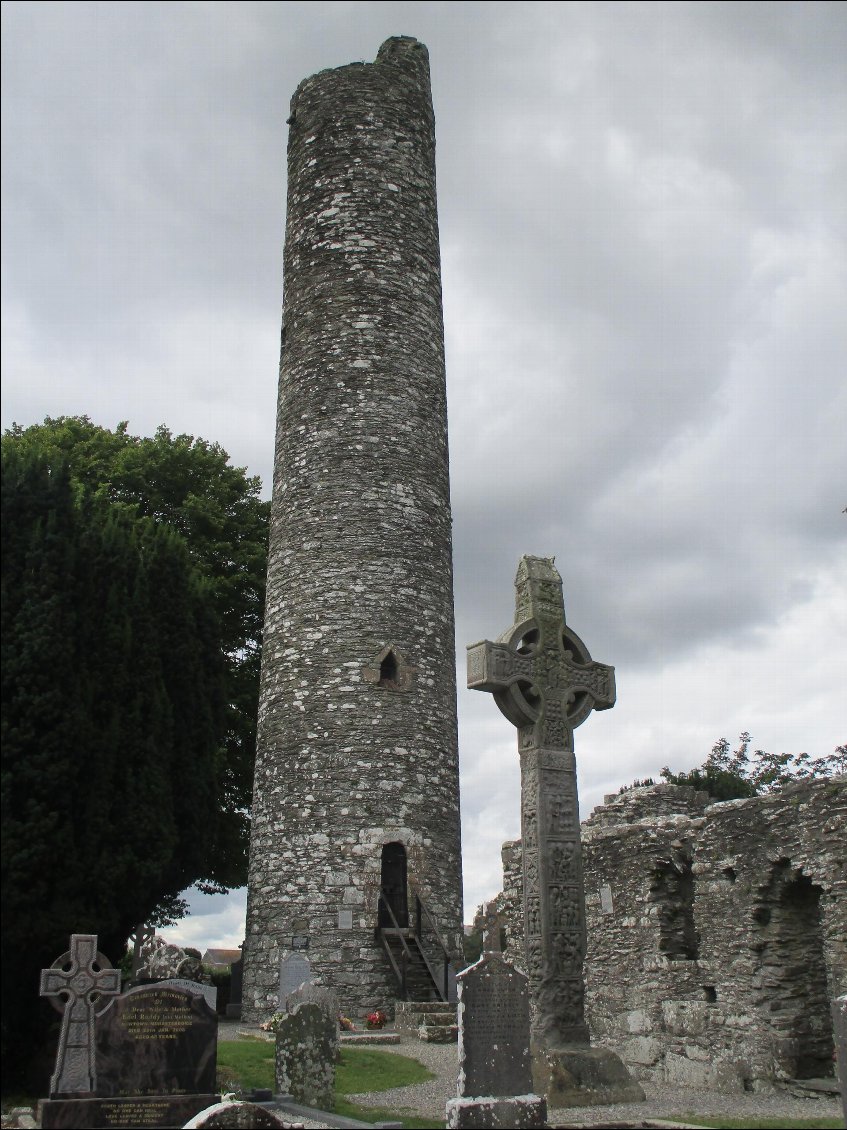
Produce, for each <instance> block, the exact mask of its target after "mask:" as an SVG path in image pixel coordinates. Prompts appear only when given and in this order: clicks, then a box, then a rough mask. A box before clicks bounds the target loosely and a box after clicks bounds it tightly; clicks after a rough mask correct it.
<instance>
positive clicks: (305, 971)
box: [279, 953, 312, 1011]
mask: <svg viewBox="0 0 847 1130" xmlns="http://www.w3.org/2000/svg"><path fill="white" fill-rule="evenodd" d="M311 980H312V967H311V965H310V964H309V959H308V957H304V956H303V954H302V953H290V954H288V955H287V957H284V958H283V959H282V961H280V963H279V1008H280V1011H282V1009H284V1008H285V1002H286V1001H287V1000H288V997H289V995H290V994H291V993H293V992H294V990H295V989H299V988H300V986H301V985H302V984H304V982H310V981H311Z"/></svg>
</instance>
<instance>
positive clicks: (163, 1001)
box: [95, 984, 218, 1097]
mask: <svg viewBox="0 0 847 1130" xmlns="http://www.w3.org/2000/svg"><path fill="white" fill-rule="evenodd" d="M198 987H199V986H198ZM217 1027H218V1021H217V1016H216V1015H215V1013H214V1011H213V1010H212V1009H211V1008H209V1005H208V1003H207V1002H206V1000H205V998H204V997H202V996H198V995H197V994H196V993H194V992H190V991H187V990H186V989H182V988H170V987H165V986H163V985H161V984H156V985H142V986H139V987H138V988H135V989H130V990H129V992H127V993H124V994H123V995H122V996H120V997H117V998H115V999H114V1000H112V1001H110V1003H109V1004H108V1006H107V1007H106V1008H105V1009H104V1010H103V1012H101V1013H100V1015H99V1016H98V1017H97V1023H96V1036H95V1041H96V1048H97V1068H98V1080H97V1093H98V1095H100V1096H107V1097H118V1096H127V1095H179V1094H211V1093H212V1092H213V1091H214V1089H215V1064H216V1059H217Z"/></svg>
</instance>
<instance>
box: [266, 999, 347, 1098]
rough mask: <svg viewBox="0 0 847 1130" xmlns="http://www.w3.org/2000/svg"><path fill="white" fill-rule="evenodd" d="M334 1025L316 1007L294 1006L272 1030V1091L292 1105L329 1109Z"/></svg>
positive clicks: (335, 1038)
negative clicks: (281, 1095) (273, 1040)
mask: <svg viewBox="0 0 847 1130" xmlns="http://www.w3.org/2000/svg"><path fill="white" fill-rule="evenodd" d="M337 1048H338V1023H337V1021H334V1020H330V1018H329V1017H327V1015H326V1012H325V1011H324V1009H323V1008H321V1007H320V1005H317V1004H312V1003H311V1002H308V1001H307V1002H306V1003H304V1004H299V1005H297V1006H296V1007H295V1009H294V1011H293V1012H289V1013H287V1014H286V1015H285V1016H284V1017H283V1018H282V1020H281V1021H280V1022H279V1026H278V1028H277V1030H276V1074H275V1079H276V1090H277V1093H278V1094H288V1095H291V1097H292V1099H293V1100H294V1102H296V1103H300V1104H302V1105H303V1106H312V1107H317V1108H318V1109H319V1110H332V1108H333V1105H334V1094H335V1058H336V1051H337Z"/></svg>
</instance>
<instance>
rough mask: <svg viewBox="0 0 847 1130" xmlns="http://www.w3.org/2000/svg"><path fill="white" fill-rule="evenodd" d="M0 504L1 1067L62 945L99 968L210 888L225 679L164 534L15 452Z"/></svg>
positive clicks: (180, 546)
mask: <svg viewBox="0 0 847 1130" xmlns="http://www.w3.org/2000/svg"><path fill="white" fill-rule="evenodd" d="M0 502H2V518H3V525H4V528H5V529H6V530H7V531H8V532H9V536H8V538H6V539H4V541H3V545H2V660H3V670H2V683H3V686H2V690H3V713H2V722H0V725H1V726H2V745H3V751H2V834H3V851H2V880H3V893H4V914H3V920H2V943H3V960H2V988H3V1043H4V1056H5V1057H7V1058H8V1056H9V1054H10V1053H17V1054H18V1056H20V1055H21V1054H22V1053H23V1054H25V1053H26V1052H28V1051H29V1049H30V1038H29V1037H31V1035H32V1029H31V1028H30V1027H29V1026H30V1025H31V1024H32V1023H33V1020H34V1018H35V1017H36V1015H37V1010H36V1009H35V1008H34V1007H33V1005H34V1000H33V998H34V994H35V987H36V985H37V983H38V977H37V974H38V969H39V968H41V967H42V966H43V965H45V964H49V962H50V961H52V960H53V959H54V958H55V957H57V956H58V955H59V954H60V953H62V952H63V951H64V949H66V948H67V942H68V936H69V934H71V933H72V932H76V933H96V934H98V936H99V938H100V945H101V949H103V950H104V952H106V953H107V954H108V955H110V956H111V957H112V958H113V959H116V958H117V957H118V956H119V954H120V952H121V950H122V948H123V943H124V941H125V939H126V937H127V935H128V934H129V932H130V930H131V928H132V927H133V925H134V924H135V923H137V922H138V921H140V920H142V919H144V918H145V917H147V916H148V915H149V914H150V913H151V912H152V911H153V910H154V908H155V907H156V906H157V904H159V903H160V902H161V901H162V899H163V898H164V899H168V898H174V897H175V896H177V895H178V894H179V892H180V891H181V890H183V889H184V888H185V887H187V886H189V885H190V884H191V883H192V882H194V881H195V880H196V879H197V878H202V877H204V876H209V875H211V876H215V875H216V873H217V861H216V853H217V851H218V849H219V844H220V827H221V823H222V820H221V802H220V791H221V789H220V778H221V773H220V765H221V761H222V751H223V746H222V737H223V734H224V731H225V721H226V718H225V708H226V679H225V668H224V658H223V655H222V649H221V644H220V633H219V627H218V621H217V615H216V612H215V601H214V599H213V595H212V593H211V588H210V585H209V583H208V582H207V581H205V580H204V579H203V578H202V577H201V576H200V575H199V573H198V571H197V570H196V569H195V568H194V566H193V564H192V562H191V558H190V555H189V552H188V550H187V548H186V545H185V542H184V540H183V538H182V537H181V535H180V534H179V533H177V532H176V531H175V530H174V529H172V528H170V527H169V526H167V525H165V524H161V523H157V522H156V521H154V520H153V519H151V518H149V517H143V518H138V517H136V516H134V515H133V514H132V513H131V511H130V510H129V509H126V508H121V507H114V506H112V505H110V504H109V503H108V502H107V501H106V500H105V499H104V498H101V497H98V496H97V495H96V492H95V493H94V494H91V493H86V492H85V491H84V490H82V491H81V490H79V483H78V481H76V480H75V479H74V477H73V475H72V473H71V469H70V468H69V467H68V465H67V464H65V463H64V462H63V461H62V460H60V459H56V458H55V456H54V455H45V454H44V453H43V452H39V451H38V450H37V449H36V448H34V447H27V446H19V445H15V444H4V445H3V452H2V491H0ZM10 1033H11V1037H10ZM12 1058H14V1054H13V1055H12Z"/></svg>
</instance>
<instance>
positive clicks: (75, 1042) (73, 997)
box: [41, 934, 121, 1098]
mask: <svg viewBox="0 0 847 1130" xmlns="http://www.w3.org/2000/svg"><path fill="white" fill-rule="evenodd" d="M120 991H121V971H120V970H119V969H112V967H111V965H110V964H109V962H108V961H107V959H106V958H105V957H104V956H103V955H102V954H101V953H98V952H97V935H96V934H71V948H70V950H69V951H68V952H67V953H65V954H63V955H62V956H61V957H60V958H58V959H57V960H56V961H54V962H53V964H52V965H51V966H50V968H49V969H42V970H41V996H42V997H49V998H51V1000H50V1003H51V1004H52V1005H53V1007H54V1008H57V1009H60V1010H61V1009H62V1008H63V1007H64V1015H63V1017H62V1030H61V1032H60V1034H59V1050H58V1052H57V1053H56V1070H55V1071H54V1072H53V1077H52V1078H51V1080H50V1096H51V1098H53V1097H55V1096H57V1095H90V1094H93V1093H94V1092H95V1091H96V1089H97V1072H96V1068H95V1062H94V1012H95V1004H96V1002H97V1001H98V1000H99V999H100V997H114V996H117V995H118V993H120ZM59 998H64V1006H63V1005H62V1004H61V1003H60V1000H59Z"/></svg>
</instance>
